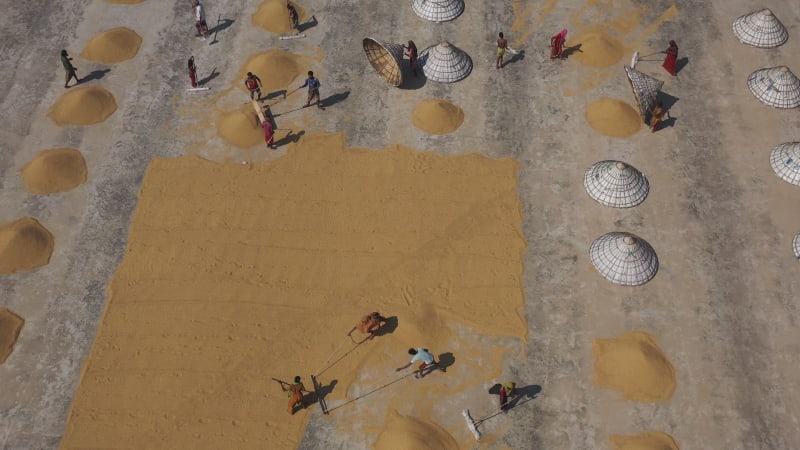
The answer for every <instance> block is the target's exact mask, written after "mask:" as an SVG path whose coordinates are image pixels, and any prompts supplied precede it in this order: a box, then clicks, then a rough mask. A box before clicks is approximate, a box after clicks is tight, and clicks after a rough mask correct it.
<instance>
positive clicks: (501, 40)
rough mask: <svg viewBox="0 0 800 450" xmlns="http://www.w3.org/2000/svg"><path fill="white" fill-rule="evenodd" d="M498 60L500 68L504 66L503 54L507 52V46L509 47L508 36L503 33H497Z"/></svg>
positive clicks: (497, 63)
mask: <svg viewBox="0 0 800 450" xmlns="http://www.w3.org/2000/svg"><path fill="white" fill-rule="evenodd" d="M497 36H498V38H497V61H496V66H497V68H498V69H500V68H502V67H503V55H505V54H506V48H507V47H508V41H507V40H506V37H505V36H503V33H500V34H498V35H497Z"/></svg>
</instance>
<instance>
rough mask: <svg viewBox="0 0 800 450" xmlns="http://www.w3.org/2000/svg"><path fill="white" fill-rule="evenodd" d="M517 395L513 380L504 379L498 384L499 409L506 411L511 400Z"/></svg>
mask: <svg viewBox="0 0 800 450" xmlns="http://www.w3.org/2000/svg"><path fill="white" fill-rule="evenodd" d="M516 397H517V384H516V383H514V382H513V381H506V382H505V383H503V384H501V385H500V410H501V411H503V412H504V413H505V412H507V411H508V408H509V407H510V406H511V402H512V401H513V400H514V399H515V398H516Z"/></svg>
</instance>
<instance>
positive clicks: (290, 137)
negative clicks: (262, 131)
mask: <svg viewBox="0 0 800 450" xmlns="http://www.w3.org/2000/svg"><path fill="white" fill-rule="evenodd" d="M284 130H286V131H289V133H287V134H286V136H284V137H282V138H280V139H278V140H276V141H275V143H274V144H273V145H275V147H282V146H284V145H289V144H291V143H296V142H297V141H299V140H300V138H301V137H302V136H303V135H305V134H306V132H305V130H300V131H298V132H297V133H293V132H292V130H289V129H286V128H276V129H275V131H284Z"/></svg>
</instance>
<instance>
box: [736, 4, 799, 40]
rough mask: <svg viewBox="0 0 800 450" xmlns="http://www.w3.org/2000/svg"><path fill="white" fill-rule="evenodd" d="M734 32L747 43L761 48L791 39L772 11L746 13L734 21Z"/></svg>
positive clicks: (763, 10)
mask: <svg viewBox="0 0 800 450" xmlns="http://www.w3.org/2000/svg"><path fill="white" fill-rule="evenodd" d="M733 33H734V34H736V37H738V38H739V40H740V41H742V42H743V43H745V44H748V45H752V46H754V47H760V48H773V47H777V46H779V45H782V44H783V43H784V42H786V40H787V39H789V33H788V32H786V28H785V27H784V26H783V24H782V23H781V21H780V20H778V18H777V17H775V15H773V14H772V11H770V10H769V9H762V10H761V11H756V12H752V13H750V14H745V15H743V16H742V17H739V18H738V19H736V20H734V21H733Z"/></svg>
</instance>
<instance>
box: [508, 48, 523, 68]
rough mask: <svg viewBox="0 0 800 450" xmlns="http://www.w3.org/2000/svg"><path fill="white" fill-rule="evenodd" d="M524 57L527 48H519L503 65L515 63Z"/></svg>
mask: <svg viewBox="0 0 800 450" xmlns="http://www.w3.org/2000/svg"><path fill="white" fill-rule="evenodd" d="M523 59H525V50H517V53H516V54H512V55H511V58H509V59H508V61H506V62H504V63H503V67H505V66H507V65H509V64H514V63H515V62H517V61H522V60H523Z"/></svg>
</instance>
